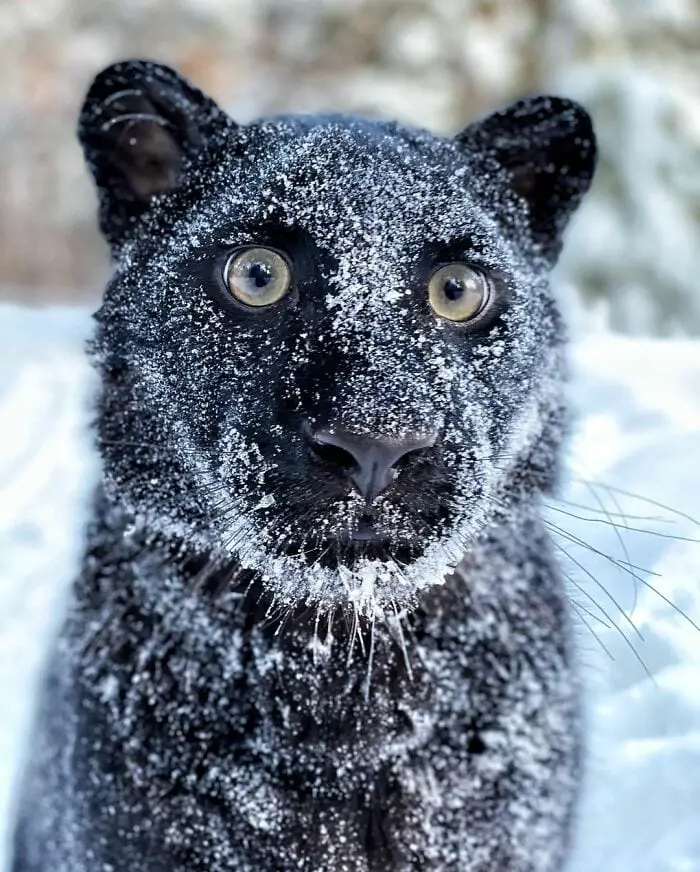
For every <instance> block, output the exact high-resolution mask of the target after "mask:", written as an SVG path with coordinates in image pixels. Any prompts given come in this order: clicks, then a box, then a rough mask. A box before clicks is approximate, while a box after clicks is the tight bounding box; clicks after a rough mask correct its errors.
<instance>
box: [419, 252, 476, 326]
mask: <svg viewBox="0 0 700 872" xmlns="http://www.w3.org/2000/svg"><path fill="white" fill-rule="evenodd" d="M489 296H490V283H489V280H488V279H487V278H486V276H485V275H484V274H483V273H481V272H479V271H477V270H475V269H472V268H471V267H470V266H467V264H466V263H448V264H447V265H446V266H441V267H440V268H439V269H436V270H435V272H434V273H433V274H432V276H431V277H430V283H429V284H428V300H429V301H430V305H431V307H432V309H433V312H435V314H436V315H439V316H440V317H441V318H447V320H448V321H470V320H471V319H472V318H475V317H476V316H477V315H478V314H479V313H480V312H481V311H482V310H483V309H484V307H485V306H486V304H487V303H488V300H489Z"/></svg>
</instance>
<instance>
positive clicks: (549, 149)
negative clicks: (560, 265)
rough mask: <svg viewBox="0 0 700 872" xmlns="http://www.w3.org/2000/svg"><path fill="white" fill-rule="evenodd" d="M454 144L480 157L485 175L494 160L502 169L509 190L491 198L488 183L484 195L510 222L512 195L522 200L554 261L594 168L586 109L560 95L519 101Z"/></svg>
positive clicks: (536, 239) (537, 239) (536, 236)
mask: <svg viewBox="0 0 700 872" xmlns="http://www.w3.org/2000/svg"><path fill="white" fill-rule="evenodd" d="M457 142H458V143H459V144H460V145H461V146H462V147H463V148H465V149H469V152H470V154H474V155H475V156H476V157H477V159H478V158H479V157H480V158H482V159H483V160H484V169H485V171H486V172H487V173H488V167H489V165H490V166H491V168H492V169H493V168H494V162H495V164H497V165H498V167H500V168H501V169H502V170H504V171H505V173H506V186H507V190H506V191H505V192H496V194H495V196H494V190H493V188H494V186H493V184H490V185H489V184H488V183H487V184H484V185H482V186H481V188H482V190H483V193H484V194H485V196H486V198H487V200H488V201H490V202H491V203H492V204H494V208H495V210H496V211H497V212H498V214H497V215H496V217H497V218H501V219H504V220H505V221H506V223H511V224H512V225H515V221H516V219H514V218H513V216H512V205H513V195H515V196H516V197H517V198H518V199H519V200H520V201H521V202H522V201H524V203H525V205H526V210H527V223H528V227H529V231H530V235H531V238H532V241H533V243H534V244H535V245H536V247H537V248H538V249H539V250H540V252H541V253H542V254H543V255H545V256H546V258H547V259H548V260H549V262H550V263H551V264H553V263H554V262H555V261H556V259H557V257H558V255H559V251H560V249H561V235H562V233H563V230H564V227H565V226H566V223H567V221H568V219H569V216H570V215H571V213H572V212H573V211H574V210H575V209H576V207H577V206H578V204H579V203H580V201H581V198H582V197H583V195H584V194H585V193H586V191H587V190H588V188H589V186H590V183H591V179H592V178H593V172H594V169H595V163H596V142H595V134H594V133H593V125H592V123H591V119H590V117H589V115H588V113H587V112H586V111H585V109H583V108H582V107H581V106H579V105H578V104H577V103H575V102H573V101H572V100H566V99H562V98H560V97H533V98H530V99H526V100H521V101H519V102H517V103H514V104H513V105H512V106H509V107H507V108H506V109H503V110H502V111H500V112H496V113H494V114H493V115H489V116H488V117H487V118H484V119H482V120H481V121H476V122H475V123H473V124H471V125H470V126H469V127H467V128H466V130H464V131H462V133H460V134H459V135H458V136H457ZM504 193H505V196H503V194H504ZM514 229H515V227H514Z"/></svg>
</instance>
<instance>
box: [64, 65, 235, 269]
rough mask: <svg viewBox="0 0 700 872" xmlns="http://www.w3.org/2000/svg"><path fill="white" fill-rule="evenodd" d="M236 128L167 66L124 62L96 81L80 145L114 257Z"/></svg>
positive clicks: (84, 116)
mask: <svg viewBox="0 0 700 872" xmlns="http://www.w3.org/2000/svg"><path fill="white" fill-rule="evenodd" d="M235 127H236V125H235V123H234V122H233V121H232V120H231V119H230V118H229V117H228V116H227V115H226V114H225V113H224V112H223V111H222V110H221V109H220V108H219V107H218V106H217V105H216V103H214V101H213V100H211V99H210V98H209V97H207V96H205V95H204V94H202V92H201V91H198V90H197V89H196V88H194V87H192V85H190V84H189V83H188V82H187V81H185V79H183V78H182V77H181V76H180V75H179V74H178V73H176V72H175V71H174V70H171V69H170V68H169V67H166V66H163V65H162V64H156V63H152V62H150V61H139V60H134V61H123V62H121V63H117V64H114V65H112V66H110V67H107V69H105V70H103V71H102V72H101V73H100V74H99V75H98V76H97V77H96V78H95V80H94V82H93V83H92V85H91V87H90V89H89V91H88V93H87V96H86V98H85V102H84V104H83V108H82V111H81V113H80V121H79V124H78V137H79V139H80V142H81V144H82V146H83V151H84V152H85V159H86V161H87V163H88V166H89V168H90V170H91V171H92V174H93V176H94V179H95V183H96V185H97V189H98V193H99V198H100V226H101V228H102V232H103V233H104V235H105V236H106V238H107V240H108V242H109V243H110V245H111V247H112V250H113V252H115V251H117V250H118V249H119V247H120V246H121V245H122V244H123V243H124V242H125V241H126V240H127V239H128V238H129V236H130V234H131V232H132V230H133V228H134V227H135V226H137V225H138V222H139V220H140V219H141V218H142V216H143V215H144V214H146V213H147V212H148V210H149V208H150V206H151V203H152V201H153V199H154V198H157V197H160V196H162V195H167V194H168V192H171V191H173V190H175V189H176V188H178V187H180V185H181V183H182V181H183V179H184V178H185V176H186V174H187V172H188V169H189V168H190V167H191V166H192V165H193V163H194V161H195V159H196V157H197V156H198V155H199V154H200V153H201V152H202V151H203V150H204V149H207V148H211V147H212V146H213V145H215V144H217V143H221V141H222V138H223V137H224V136H225V134H226V133H227V132H230V131H231V130H233V129H235Z"/></svg>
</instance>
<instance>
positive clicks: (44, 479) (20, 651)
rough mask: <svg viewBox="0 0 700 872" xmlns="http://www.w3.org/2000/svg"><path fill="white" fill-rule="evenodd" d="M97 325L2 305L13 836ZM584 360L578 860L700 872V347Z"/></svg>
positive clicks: (78, 508)
mask: <svg viewBox="0 0 700 872" xmlns="http://www.w3.org/2000/svg"><path fill="white" fill-rule="evenodd" d="M89 330H90V322H89V319H88V318H87V316H86V313H85V312H84V311H82V310H72V311H71V310H44V311H30V310H22V309H17V308H10V307H3V308H0V349H2V352H0V692H1V693H2V718H0V846H2V845H3V844H4V845H7V837H8V834H9V829H10V816H11V797H12V789H13V784H14V782H15V779H16V777H17V773H18V770H19V767H20V766H21V761H22V754H23V748H24V741H25V738H26V735H27V730H28V724H29V719H30V717H31V709H32V704H33V690H34V687H35V685H36V681H37V677H38V673H39V668H40V664H41V661H42V657H43V656H44V653H45V648H46V644H47V640H48V639H50V637H51V633H52V632H54V631H55V628H56V626H57V621H58V620H60V615H61V604H62V598H63V595H64V593H65V590H66V586H67V584H68V583H69V581H70V578H71V575H72V573H73V571H74V568H75V563H76V561H77V559H78V557H79V554H80V530H81V526H82V524H83V522H84V519H85V512H86V507H87V499H88V498H89V493H90V487H91V483H92V482H93V481H94V477H95V473H96V466H95V461H94V457H93V455H92V453H91V450H90V448H89V435H88V434H87V432H86V424H87V421H88V418H89V410H88V408H87V404H86V398H87V397H88V396H89V393H90V389H91V385H92V384H93V382H92V376H91V373H90V371H89V369H88V367H87V364H86V362H85V360H84V358H83V355H82V346H83V342H84V339H85V337H86V335H87V334H88V332H89ZM573 362H574V372H575V380H574V383H573V385H572V396H573V399H574V401H575V403H576V405H577V407H578V408H579V409H580V411H581V419H580V421H579V426H578V429H577V435H576V437H575V439H574V440H573V443H572V451H571V455H572V456H571V464H570V467H571V470H572V478H571V482H570V484H569V486H568V487H567V490H566V494H565V497H564V499H565V500H566V502H564V501H562V502H560V503H557V504H556V506H553V507H552V510H551V512H550V520H551V523H552V524H553V525H556V526H557V527H559V528H561V529H562V530H563V531H565V532H561V533H559V534H558V536H557V541H558V542H559V547H560V548H561V549H562V550H561V554H562V557H563V560H564V565H565V567H566V570H567V572H568V573H569V575H570V576H571V590H572V599H573V601H574V602H575V603H576V605H577V607H578V608H579V609H580V611H581V614H582V615H583V616H584V617H585V618H586V620H587V621H588V623H589V625H590V627H591V629H592V630H594V631H595V633H596V634H597V636H598V637H599V641H596V639H595V638H594V636H593V634H592V633H591V632H590V631H589V630H588V629H586V627H585V626H584V625H583V623H581V624H580V627H579V630H578V636H579V643H580V644H579V647H580V652H581V654H580V656H581V661H582V667H583V673H584V678H585V681H586V686H587V700H588V706H589V736H590V739H589V741H590V760H589V774H588V780H587V787H586V790H585V793H584V801H583V807H582V815H581V826H580V833H579V839H578V846H577V849H576V853H575V857H574V860H573V862H572V864H571V872H700V629H698V628H696V627H693V626H692V624H691V623H690V621H689V620H688V619H686V618H684V617H683V616H682V615H681V614H679V612H678V611H676V609H674V608H673V607H672V606H671V605H669V604H668V603H667V602H666V601H665V599H664V598H666V599H668V600H670V601H672V602H673V603H674V604H675V605H676V606H677V607H678V608H679V609H682V610H684V611H685V612H686V613H687V615H688V617H689V618H691V619H692V620H694V621H695V622H696V623H697V624H699V625H700V544H698V543H697V542H693V541H686V539H685V538H684V537H687V538H696V539H700V525H699V524H698V523H697V521H693V520H692V519H693V518H696V519H700V462H699V461H700V342H692V341H673V342H672V341H663V340H630V339H621V338H617V337H610V336H597V337H593V338H590V339H586V340H582V341H580V342H579V343H578V344H577V345H576V346H575V348H574V350H573ZM584 477H585V478H586V479H587V481H588V482H589V483H585V482H583V481H582V480H581V479H582V478H584ZM607 486H614V487H616V488H619V489H620V490H622V491H629V492H631V493H635V494H639V495H642V496H643V497H644V498H645V499H639V498H633V497H630V496H625V495H624V494H623V493H620V492H619V491H612V490H609V489H608V487H607ZM657 503H658V504H664V505H666V506H670V507H672V509H674V510H675V512H674V511H670V510H668V509H664V508H663V507H662V506H661V505H657ZM582 507H587V508H582ZM604 511H608V512H610V513H611V514H612V519H613V520H614V521H615V523H617V524H618V525H619V527H617V528H612V527H610V526H609V525H608V524H606V523H603V521H604V520H605V519H606V516H605V514H604ZM564 512H566V513H568V514H564ZM684 516H685V517H684ZM627 528H630V529H627ZM673 537H677V538H673ZM620 540H622V543H621V542H620ZM582 542H585V543H587V544H588V545H589V546H591V547H592V548H593V549H597V550H598V551H599V552H602V553H603V554H608V555H613V556H614V557H615V558H616V559H618V560H619V561H626V563H625V564H624V567H626V568H624V567H623V568H622V569H621V568H619V567H617V566H615V565H614V564H613V563H612V562H611V561H610V560H609V559H608V558H606V557H605V556H601V555H600V554H596V553H594V552H592V551H590V550H589V549H587V548H585V547H584V546H583V545H582V544H581V543H582ZM565 552H566V554H565ZM632 565H634V566H639V567H644V570H638V569H635V568H633V566H632ZM650 572H653V573H657V574H655V575H652V574H649V573H650ZM589 573H590V575H589ZM630 573H634V575H638V576H639V578H638V579H637V578H634V577H633V576H632V575H631V574H630ZM647 585H653V587H654V588H655V589H656V590H653V589H652V588H651V587H649V586H647ZM603 588H605V589H606V590H607V591H608V592H609V593H605V591H604V589H603ZM594 600H595V602H594ZM616 602H617V603H619V604H620V605H622V606H623V607H624V608H625V609H627V610H628V613H631V614H632V620H633V621H634V625H635V627H636V630H635V629H634V628H633V627H632V625H631V623H629V622H628V621H627V620H626V619H625V618H622V617H621V615H620V613H619V611H618V609H617V605H616ZM596 603H599V604H600V605H596ZM584 609H585V611H584ZM587 613H592V614H587ZM613 621H614V624H615V625H616V627H615V626H612V622H613ZM604 624H609V625H610V627H609V628H608V627H606V626H604ZM617 628H619V629H617ZM638 633H639V634H641V636H642V637H643V640H642V639H641V638H640V636H639V635H638ZM623 634H624V635H623ZM625 637H626V638H625ZM603 646H604V648H605V649H607V652H609V654H610V655H611V656H608V654H607V653H606V651H605V650H604V648H603ZM632 646H634V648H635V649H636V651H637V652H638V654H635V653H633V651H632ZM611 657H612V658H614V659H611ZM647 673H648V674H647ZM1 851H2V848H1V847H0V853H1ZM0 868H2V865H1V863H0Z"/></svg>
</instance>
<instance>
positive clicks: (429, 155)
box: [14, 62, 595, 872]
mask: <svg viewBox="0 0 700 872" xmlns="http://www.w3.org/2000/svg"><path fill="white" fill-rule="evenodd" d="M80 134H81V140H82V142H83V146H84V148H85V151H86V155H87V158H88V162H89V164H90V167H91V169H92V171H93V174H94V176H95V179H96V182H97V186H98V191H99V194H100V202H101V213H100V214H101V223H102V228H103V231H104V232H105V235H106V236H107V239H108V240H109V242H110V244H111V246H112V250H113V254H114V259H115V269H114V274H113V276H112V278H111V280H110V282H109V284H108V287H107V290H106V293H105V299H104V304H103V306H102V308H101V309H100V311H99V312H98V314H97V321H98V326H97V332H96V336H95V339H94V342H93V346H92V354H93V358H94V362H95V364H96V366H97V367H98V369H99V371H100V373H101V376H102V384H103V387H102V393H101V396H100V398H99V408H98V420H97V434H98V439H99V444H100V448H101V451H102V455H103V460H104V486H103V488H102V489H101V492H100V494H98V495H97V497H96V502H95V521H94V524H93V526H92V528H91V530H90V531H89V536H88V542H87V551H86V558H85V562H84V566H83V571H82V574H81V576H80V578H79V579H78V580H77V582H76V585H75V591H74V598H73V603H72V607H71V611H70V614H69V615H68V618H67V621H66V624H65V627H64V630H63V633H62V635H61V638H60V640H59V643H58V648H57V652H56V656H55V658H54V659H53V660H52V664H51V669H50V674H49V679H48V684H47V688H46V692H45V695H44V708H43V710H42V713H41V716H40V722H39V730H38V733H37V738H36V744H35V751H34V755H33V759H32V765H31V766H30V768H29V772H28V775H27V779H26V785H25V793H24V797H25V799H24V806H23V809H22V814H21V817H20V821H19V825H18V831H17V839H16V845H17V854H16V860H15V867H14V869H15V872H48V870H49V869H50V870H51V872H97V870H113V872H121V870H127V869H129V870H131V869H135V868H138V869H141V868H143V869H148V870H149V872H155V870H161V869H162V870H166V869H167V870H168V872H174V870H175V872H180V870H182V872H185V870H187V872H197V870H202V872H203V870H205V869H206V870H210V872H219V870H220V872H233V870H251V872H252V870H256V872H264V870H270V872H272V870H292V869H300V870H308V872H341V870H347V872H350V870H353V872H354V870H361V872H362V870H367V872H374V870H377V872H378V870H383V872H384V870H396V872H408V870H434V872H437V870H455V872H457V870H459V872H487V870H494V872H495V870H499V872H529V870H532V872H554V870H557V869H560V868H561V865H562V863H563V859H564V857H565V853H566V846H567V839H568V830H569V822H570V819H571V814H572V809H573V803H574V799H575V795H576V790H577V780H578V756H579V736H578V717H577V691H576V681H575V677H574V673H573V670H572V664H571V654H570V650H569V625H568V613H567V608H566V602H565V598H564V594H563V589H562V585H561V582H560V578H559V574H558V571H557V568H556V564H555V561H554V559H553V556H552V551H551V547H550V545H549V541H548V538H547V535H546V533H545V530H544V526H543V523H542V520H541V518H540V503H541V498H542V495H543V494H545V493H547V492H549V491H550V490H551V489H552V488H553V487H554V486H555V484H556V479H557V468H558V453H559V447H560V443H561V439H562V435H563V432H564V429H565V414H564V403H563V399H562V387H563V353H562V347H563V338H562V328H561V324H560V320H559V317H558V314H557V311H556V307H555V305H554V302H553V300H552V298H551V294H550V291H549V285H548V272H549V269H550V268H551V266H552V264H553V263H554V261H555V260H556V257H557V255H558V252H559V248H560V245H561V233H562V230H563V228H564V226H565V223H566V219H567V217H568V215H569V214H570V212H571V211H572V210H573V209H574V208H575V207H576V205H577V203H578V201H579V200H580V198H581V196H582V195H583V193H584V192H585V190H586V188H587V186H588V183H589V181H590V177H591V174H592V171H593V163H594V154H595V152H594V144H593V139H592V132H591V130H590V123H589V121H588V118H587V116H586V114H585V113H584V112H583V110H582V109H581V108H580V107H578V106H576V105H575V104H573V103H570V102H569V101H565V100H560V99H556V98H538V99H535V100H531V101H524V102H521V103H519V104H515V106H513V107H511V108H510V109H507V110H504V111H503V112H501V113H498V114H496V115H492V116H490V117H489V118H487V119H485V120H484V121H481V122H476V123H475V124H473V125H471V126H470V127H468V128H467V129H466V130H465V131H464V132H463V133H462V134H460V136H459V137H457V138H455V139H454V140H446V139H442V138H439V137H436V136H433V135H431V134H429V133H427V132H424V131H417V130H412V129H407V128H403V127H400V126H398V125H395V124H391V123H379V122H369V121H364V120H360V119H353V118H346V117H308V118H307V117H289V118H280V119H269V120H264V121H262V122H259V123H256V124H253V125H250V126H248V127H239V126H237V125H236V124H235V123H234V122H232V121H231V120H230V119H228V118H227V117H226V116H225V115H223V113H221V111H220V110H219V109H218V107H216V106H215V105H214V104H213V103H212V102H211V101H210V100H209V99H208V98H206V97H204V96H203V95H202V94H201V93H199V92H198V91H196V90H195V89H194V88H192V87H191V86H190V85H188V84H187V83H186V82H184V81H183V80H182V79H181V78H180V77H179V76H177V74H175V73H174V72H173V71H171V70H168V69H167V68H164V67H160V66H157V65H153V64H146V63H142V62H129V63H125V64H122V65H117V66H115V67H113V68H110V69H109V70H106V71H105V72H103V73H102V74H100V76H98V78H97V79H96V81H95V83H94V84H93V87H92V89H91V91H90V93H89V95H88V98H87V101H86V104H85V107H84V110H83V114H82V117H81V127H80ZM244 246H267V247H273V248H276V249H277V250H279V251H281V252H283V253H284V256H285V257H286V258H287V259H288V261H289V263H290V266H291V269H292V274H293V284H292V288H291V290H290V292H289V293H288V294H287V296H286V297H284V299H282V300H281V301H280V302H279V303H276V304H274V305H273V306H270V307H267V308H265V309H260V310H258V311H251V310H250V309H248V310H246V309H245V308H244V307H242V306H241V305H240V304H237V303H236V302H235V301H234V300H233V299H232V298H231V296H230V294H229V293H228V291H227V288H226V285H225V282H224V279H223V276H224V269H225V265H226V263H227V261H228V258H229V257H230V256H231V253H232V252H235V251H236V250H237V249H240V248H241V247H244ZM452 262H466V263H468V264H469V265H470V266H472V267H473V268H474V269H476V270H478V271H480V272H481V273H482V274H483V275H487V276H488V277H489V281H490V284H491V288H492V299H491V300H490V302H489V304H488V307H487V308H486V309H485V310H484V314H483V317H482V316H479V317H478V318H477V319H475V321H474V323H473V324H471V323H465V324H455V323H453V322H449V321H446V320H444V319H442V318H440V317H438V316H437V315H436V314H435V313H434V312H433V311H432V310H431V308H430V306H429V304H428V294H427V287H428V282H429V279H430V275H431V273H432V272H433V271H434V270H435V269H436V268H438V267H439V266H441V265H443V264H446V263H452ZM321 431H322V432H331V433H333V432H336V431H337V432H340V431H342V432H344V433H351V434H353V438H356V439H370V440H372V439H383V440H388V441H389V442H391V444H404V443H405V444H409V443H410V440H414V442H415V441H416V440H422V442H421V444H425V445H428V447H427V448H425V447H423V448H421V450H420V451H412V452H410V453H407V454H406V455H405V458H404V459H403V460H402V463H401V464H400V465H399V464H397V465H396V468H395V469H394V470H393V481H392V482H391V485H390V486H389V487H387V488H385V489H384V490H383V491H382V492H381V493H380V494H379V495H378V496H377V497H376V498H375V499H373V500H372V501H371V505H369V504H368V503H367V502H366V500H365V498H364V497H362V496H361V495H360V494H359V493H358V492H357V491H356V490H354V489H353V488H352V486H351V482H350V479H349V477H348V474H347V470H346V469H345V468H344V467H343V465H342V463H341V462H340V461H339V460H338V455H337V453H336V454H335V455H332V454H331V455H329V456H326V454H323V453H321V452H318V451H316V452H315V453H314V451H313V450H312V448H313V445H311V444H310V441H311V442H313V438H314V436H313V434H316V433H318V432H321ZM411 444H413V443H411ZM341 459H342V458H341ZM368 518H369V519H370V520H371V524H372V526H373V529H375V530H376V531H378V542H379V543H380V544H376V543H369V544H368V543H367V542H366V541H364V540H361V539H358V538H357V537H356V536H355V531H357V530H358V529H359V526H360V525H361V524H366V523H368Z"/></svg>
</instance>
